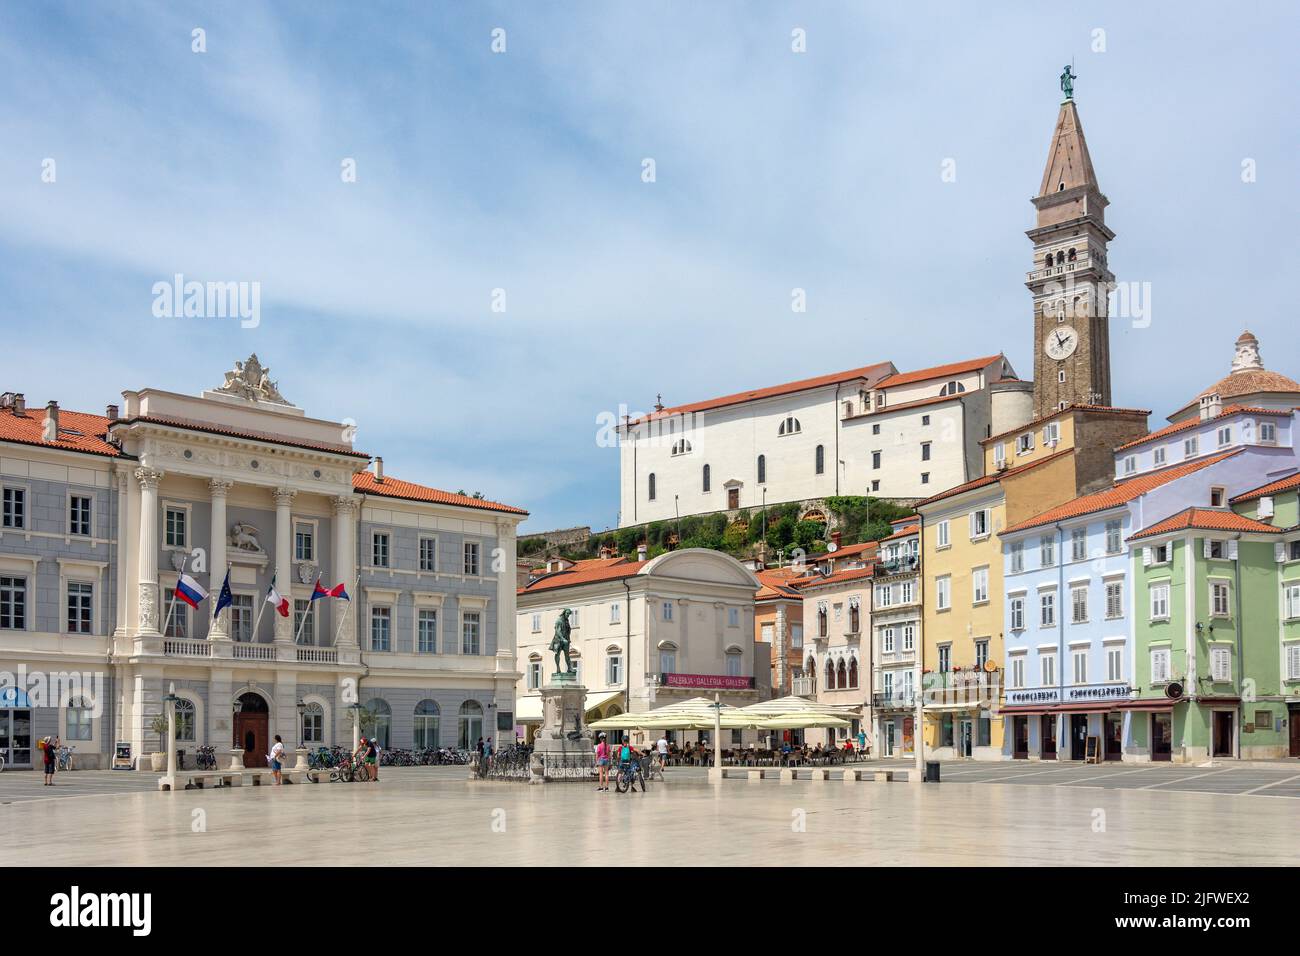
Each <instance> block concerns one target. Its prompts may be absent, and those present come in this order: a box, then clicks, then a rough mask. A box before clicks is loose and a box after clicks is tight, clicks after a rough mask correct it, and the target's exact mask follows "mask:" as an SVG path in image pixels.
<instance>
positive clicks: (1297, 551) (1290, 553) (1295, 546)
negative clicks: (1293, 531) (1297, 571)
mask: <svg viewBox="0 0 1300 956" xmlns="http://www.w3.org/2000/svg"><path fill="white" fill-rule="evenodd" d="M1287 560H1288V561H1300V541H1292V542H1291V543H1290V544H1288V545H1287Z"/></svg>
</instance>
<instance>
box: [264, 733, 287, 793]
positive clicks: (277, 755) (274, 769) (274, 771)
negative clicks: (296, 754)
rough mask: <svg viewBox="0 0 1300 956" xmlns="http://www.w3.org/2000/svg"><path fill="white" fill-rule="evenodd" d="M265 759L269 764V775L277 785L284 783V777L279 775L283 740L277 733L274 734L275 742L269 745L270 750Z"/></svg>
mask: <svg viewBox="0 0 1300 956" xmlns="http://www.w3.org/2000/svg"><path fill="white" fill-rule="evenodd" d="M266 759H267V762H268V763H270V765H271V777H272V778H273V779H274V780H275V785H276V786H277V787H278V786H280V784H282V783H284V779H283V778H282V777H281V776H280V771H281V770H282V769H283V768H284V741H283V740H281V739H280V735H279V734H276V735H275V743H274V744H272V745H271V752H270V753H269V754H267V755H266Z"/></svg>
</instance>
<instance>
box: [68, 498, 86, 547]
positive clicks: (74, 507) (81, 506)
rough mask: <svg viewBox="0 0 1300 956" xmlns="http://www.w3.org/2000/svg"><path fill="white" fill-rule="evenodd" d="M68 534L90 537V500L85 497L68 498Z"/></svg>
mask: <svg viewBox="0 0 1300 956" xmlns="http://www.w3.org/2000/svg"><path fill="white" fill-rule="evenodd" d="M68 534H79V535H84V536H86V537H90V498H89V497H87V496H85V495H70V496H69V497H68Z"/></svg>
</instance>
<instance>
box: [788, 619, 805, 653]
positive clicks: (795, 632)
mask: <svg viewBox="0 0 1300 956" xmlns="http://www.w3.org/2000/svg"><path fill="white" fill-rule="evenodd" d="M790 646H791V647H793V648H795V649H796V650H797V649H799V648H801V647H803V625H802V624H791V625H790Z"/></svg>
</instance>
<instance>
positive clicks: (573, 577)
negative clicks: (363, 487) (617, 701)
mask: <svg viewBox="0 0 1300 956" xmlns="http://www.w3.org/2000/svg"><path fill="white" fill-rule="evenodd" d="M386 480H387V479H385V481H386ZM582 563H583V564H584V565H585V567H582V568H578V567H573V568H570V569H569V570H567V571H556V572H555V573H553V574H544V575H542V576H541V577H540V578H538V579H537V580H536V581H530V582H529V583H528V584H526V585H524V586H523V587H521V588H520V589H519V593H520V594H532V593H534V592H536V591H553V590H556V589H557V588H568V587H577V586H578V585H579V584H594V583H596V582H599V581H617V580H619V579H621V578H630V577H634V576H635V575H636V574H637V573H638V572H639V571H640V570H641V569H642V568H644V567H645V566H646V565H647V564H649V563H650V562H649V561H628V560H627V559H626V558H596V559H594V560H592V561H584V562H582Z"/></svg>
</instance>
